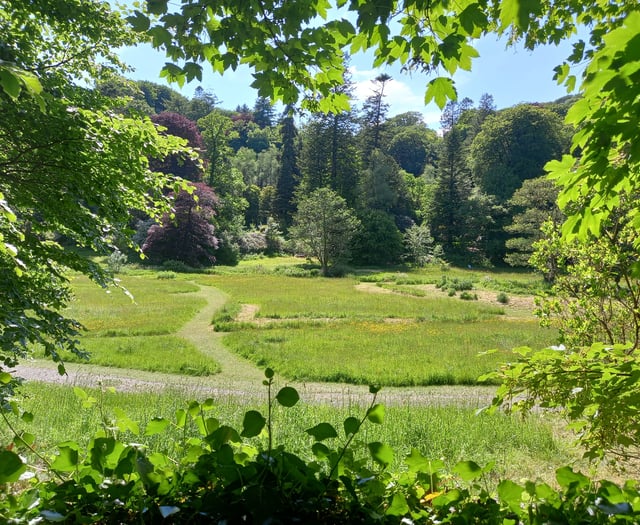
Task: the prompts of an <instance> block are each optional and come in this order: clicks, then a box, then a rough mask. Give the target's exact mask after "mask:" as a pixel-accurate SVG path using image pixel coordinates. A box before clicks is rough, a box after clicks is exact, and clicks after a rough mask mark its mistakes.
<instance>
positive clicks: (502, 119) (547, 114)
mask: <svg viewBox="0 0 640 525" xmlns="http://www.w3.org/2000/svg"><path fill="white" fill-rule="evenodd" d="M567 140H568V139H567V134H566V132H564V130H563V125H562V121H561V120H560V117H558V116H557V115H556V114H555V113H552V112H551V111H549V110H547V109H544V108H541V107H538V106H533V105H529V104H521V105H518V106H514V107H512V108H508V109H505V110H503V111H499V112H497V113H495V114H493V115H490V116H489V117H487V119H486V120H485V121H484V122H483V124H482V127H481V128H480V132H479V133H478V134H477V135H476V136H475V138H474V139H473V143H472V144H471V148H470V158H471V171H472V174H473V177H474V180H475V181H476V183H477V184H478V187H479V188H480V189H481V191H483V192H484V193H486V194H488V195H495V196H496V198H497V201H498V202H500V203H504V202H505V201H507V200H508V199H509V198H511V196H512V195H513V193H514V191H515V190H517V189H518V188H519V187H520V186H521V185H522V183H523V181H525V180H527V179H533V178H537V177H540V176H542V175H543V174H544V166H545V164H546V163H547V162H548V161H550V160H554V159H558V158H560V156H561V155H562V153H564V152H565V151H566V149H567Z"/></svg>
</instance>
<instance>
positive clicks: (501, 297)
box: [496, 292, 509, 304]
mask: <svg viewBox="0 0 640 525" xmlns="http://www.w3.org/2000/svg"><path fill="white" fill-rule="evenodd" d="M496 301H498V302H499V303H501V304H509V296H508V295H507V294H506V293H505V292H498V295H496Z"/></svg>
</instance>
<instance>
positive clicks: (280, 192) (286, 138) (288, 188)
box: [274, 107, 300, 229]
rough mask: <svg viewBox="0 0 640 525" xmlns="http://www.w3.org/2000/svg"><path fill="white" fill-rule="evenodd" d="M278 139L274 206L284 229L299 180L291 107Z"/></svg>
mask: <svg viewBox="0 0 640 525" xmlns="http://www.w3.org/2000/svg"><path fill="white" fill-rule="evenodd" d="M280 140H281V141H282V152H281V155H280V173H279V174H278V182H277V184H276V199H275V203H274V206H275V213H276V217H277V219H278V220H279V221H280V223H281V224H282V226H283V227H284V228H285V229H286V228H288V227H289V225H290V224H291V221H292V217H293V212H294V211H295V204H294V202H293V200H294V195H295V190H296V186H297V185H298V184H299V182H300V168H299V167H298V148H297V140H298V129H297V128H296V123H295V120H294V118H293V108H292V107H288V108H286V109H285V112H284V115H283V118H282V121H281V125H280Z"/></svg>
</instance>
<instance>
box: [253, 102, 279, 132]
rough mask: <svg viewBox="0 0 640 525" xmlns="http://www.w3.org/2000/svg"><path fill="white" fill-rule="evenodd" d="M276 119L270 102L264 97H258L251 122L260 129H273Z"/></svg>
mask: <svg viewBox="0 0 640 525" xmlns="http://www.w3.org/2000/svg"><path fill="white" fill-rule="evenodd" d="M275 118H276V111H275V109H274V108H273V105H272V104H271V101H270V100H269V99H268V98H266V97H258V98H257V99H256V103H255V105H254V106H253V121H254V122H255V123H256V124H257V125H258V126H259V127H260V128H270V127H273V125H274V122H275Z"/></svg>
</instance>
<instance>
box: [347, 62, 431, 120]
mask: <svg viewBox="0 0 640 525" xmlns="http://www.w3.org/2000/svg"><path fill="white" fill-rule="evenodd" d="M350 71H351V76H352V78H353V80H354V96H355V98H356V100H357V102H358V103H359V104H362V103H363V102H364V101H365V100H366V99H367V97H369V96H371V95H372V94H373V89H374V88H375V85H374V83H373V79H375V77H377V76H378V75H379V74H380V71H376V70H358V69H357V68H355V67H351V69H350ZM425 90H426V85H424V84H423V85H420V83H419V82H415V81H414V82H411V81H410V82H405V81H404V80H398V79H396V78H392V79H391V80H390V81H389V82H387V84H386V85H385V95H386V96H385V102H387V104H389V116H390V117H392V116H394V115H399V114H400V113H406V112H408V111H417V112H419V113H422V115H423V117H424V121H425V122H426V123H427V124H428V125H429V126H430V127H432V128H433V127H438V124H439V122H440V110H439V109H438V108H435V107H434V106H432V105H431V104H430V105H429V106H425V104H424V92H425Z"/></svg>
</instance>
